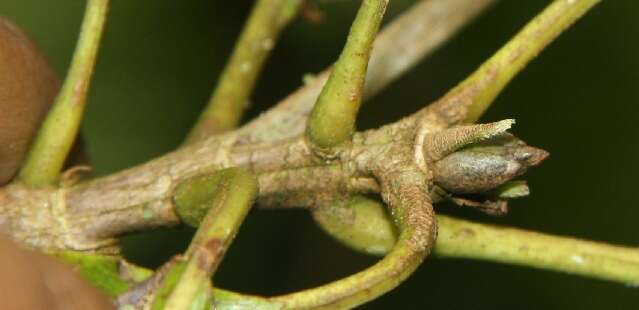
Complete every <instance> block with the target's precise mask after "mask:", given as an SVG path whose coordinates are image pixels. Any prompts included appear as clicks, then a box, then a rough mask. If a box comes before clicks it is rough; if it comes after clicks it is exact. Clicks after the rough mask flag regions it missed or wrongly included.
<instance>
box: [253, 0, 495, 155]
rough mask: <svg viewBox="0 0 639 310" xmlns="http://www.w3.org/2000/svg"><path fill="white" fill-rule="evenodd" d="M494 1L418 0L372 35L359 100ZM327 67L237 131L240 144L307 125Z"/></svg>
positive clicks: (273, 137) (297, 130) (301, 129)
mask: <svg viewBox="0 0 639 310" xmlns="http://www.w3.org/2000/svg"><path fill="white" fill-rule="evenodd" d="M494 2H495V1H494V0H429V1H418V2H417V3H416V4H415V5H414V6H413V7H412V8H410V9H409V10H408V11H407V12H405V13H403V14H402V15H401V16H399V17H398V18H396V19H395V20H393V21H391V22H390V23H389V24H388V25H387V26H385V27H384V29H383V30H382V31H381V32H380V33H379V35H378V36H377V38H376V39H375V43H374V46H373V51H372V54H371V58H370V61H369V65H368V70H367V74H366V83H365V85H364V99H366V98H367V97H372V96H373V95H375V94H377V93H378V92H380V91H381V90H383V89H384V88H385V87H386V86H388V85H389V84H390V83H391V82H393V81H395V80H396V79H397V78H399V77H400V76H401V75H402V74H404V73H405V72H406V71H408V70H409V69H410V68H412V67H414V66H415V65H416V64H417V63H418V62H419V61H421V60H422V59H424V58H426V57H427V56H428V55H430V54H431V53H432V52H433V51H434V50H436V49H437V48H438V47H440V46H441V45H442V44H443V43H445V42H446V41H447V40H448V39H449V38H451V37H452V36H453V35H454V34H455V33H457V31H459V30H460V29H461V28H462V27H463V26H464V25H466V24H467V23H468V22H470V21H471V20H472V19H473V18H474V17H476V16H477V15H479V13H481V12H482V11H484V10H485V9H486V8H488V7H489V6H490V5H491V4H492V3H494ZM329 74H330V69H326V70H324V71H323V72H322V73H320V74H318V75H317V76H316V77H315V78H314V79H313V81H312V82H311V83H309V84H306V85H304V86H302V87H301V88H299V89H298V90H297V91H295V92H294V93H292V94H291V95H289V96H288V97H287V98H285V99H284V100H282V101H281V102H279V103H278V104H277V105H276V106H275V107H273V108H271V109H270V110H268V111H266V112H265V113H263V114H262V115H261V116H259V117H258V118H256V119H255V120H253V121H251V122H249V123H248V124H247V125H246V126H244V127H243V128H242V129H241V136H242V140H243V141H244V143H247V144H248V143H256V142H266V141H275V140H280V139H286V138H291V137H295V136H298V135H300V134H302V133H303V132H304V130H305V128H306V124H307V120H308V116H309V114H310V112H311V110H312V109H313V104H314V103H315V101H316V100H317V97H318V96H319V93H320V91H321V90H322V87H323V86H324V84H325V83H326V80H327V79H328V76H329Z"/></svg>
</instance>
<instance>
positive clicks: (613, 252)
mask: <svg viewBox="0 0 639 310" xmlns="http://www.w3.org/2000/svg"><path fill="white" fill-rule="evenodd" d="M336 207H338V208H339V206H336ZM342 208H344V207H342ZM371 208H374V209H376V210H369V209H371ZM383 208H384V206H383V205H382V204H381V203H380V202H378V201H374V200H368V201H367V203H366V208H365V209H364V208H358V207H352V206H351V207H348V211H349V212H352V214H349V216H331V217H330V220H331V223H330V227H329V228H331V227H341V230H335V229H333V230H332V233H333V235H334V236H335V237H336V238H337V239H338V240H340V241H342V242H346V243H347V244H349V246H350V247H351V248H352V249H355V250H358V251H360V252H363V253H368V254H370V253H369V251H367V250H366V249H368V248H370V247H372V246H376V245H378V244H379V241H380V240H392V238H394V234H393V231H392V230H388V229H386V228H385V227H386V226H387V224H388V218H387V217H386V215H385V214H384V212H383ZM335 212H339V211H334V213H335ZM324 213H326V211H324ZM342 213H343V212H342ZM331 214H333V213H330V214H329V215H331ZM351 218H357V222H358V223H369V224H368V225H375V226H371V227H367V228H362V227H359V226H353V225H352V223H351V220H350V219H351ZM437 222H438V227H439V233H438V237H437V242H436V244H435V248H434V254H435V255H437V256H438V257H442V258H467V259H479V260H485V261H493V262H499V263H505V264H513V265H519V266H528V267H534V268H539V269H545V270H552V271H558V272H565V273H570V274H576V275H581V276H585V277H590V278H596V279H602V280H607V281H613V282H619V283H624V284H627V285H639V248H637V247H634V248H633V247H624V246H616V245H610V244H606V243H602V242H593V241H587V240H580V239H576V238H571V237H561V236H553V235H549V234H543V233H538V232H533V231H527V230H522V229H516V228H509V227H500V226H496V225H487V224H480V223H474V222H470V221H465V220H461V219H456V218H453V217H450V216H445V215H438V216H437ZM318 223H319V224H320V225H322V226H323V228H324V229H329V228H327V227H326V226H327V224H326V223H325V222H323V221H318ZM354 233H356V234H357V238H352V235H353V234H354ZM345 239H346V241H344V240H345ZM379 249H382V250H383V249H384V248H379ZM380 254H383V253H380Z"/></svg>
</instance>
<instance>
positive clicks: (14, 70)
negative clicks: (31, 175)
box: [0, 17, 59, 185]
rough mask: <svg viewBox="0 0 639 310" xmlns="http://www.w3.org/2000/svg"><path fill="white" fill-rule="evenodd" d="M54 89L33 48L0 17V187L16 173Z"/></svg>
mask: <svg viewBox="0 0 639 310" xmlns="http://www.w3.org/2000/svg"><path fill="white" fill-rule="evenodd" d="M58 89H59V82H58V79H57V77H56V75H55V73H54V72H53V70H52V69H51V67H50V66H49V64H48V63H47V61H46V59H45V58H44V57H43V56H42V54H41V53H40V52H39V51H38V49H37V47H36V46H35V45H34V44H33V43H32V42H31V41H30V40H29V38H28V37H27V36H26V35H25V33H24V32H22V31H21V30H20V29H19V28H18V27H16V26H15V25H13V24H12V23H11V22H9V21H7V20H6V19H4V18H2V17H0V185H2V184H5V183H7V182H8V181H9V180H10V179H11V178H12V177H13V176H14V175H15V173H16V172H17V170H18V168H19V167H20V164H21V162H22V159H23V158H24V157H25V155H26V152H27V150H28V147H29V145H30V143H31V140H32V139H33V137H34V135H35V134H36V131H37V129H38V128H39V127H40V123H41V122H42V119H43V118H44V116H45V114H46V112H47V111H48V109H49V107H50V106H51V103H52V102H53V100H54V98H55V96H56V94H57V92H58Z"/></svg>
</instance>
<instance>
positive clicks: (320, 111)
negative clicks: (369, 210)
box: [307, 0, 388, 149]
mask: <svg viewBox="0 0 639 310" xmlns="http://www.w3.org/2000/svg"><path fill="white" fill-rule="evenodd" d="M387 5H388V0H364V2H362V5H361V7H360V9H359V11H358V12H357V16H356V17H355V21H354V22H353V25H352V26H351V31H350V34H349V35H348V39H347V41H346V45H345V46H344V49H343V50H342V53H341V55H340V56H339V59H338V60H337V62H335V66H334V68H333V71H332V72H331V74H330V76H329V78H328V81H326V84H325V85H324V88H322V92H321V93H320V95H319V97H318V98H317V102H316V103H315V106H314V107H313V111H312V112H311V116H310V119H309V122H308V127H307V135H308V137H309V140H310V141H311V143H312V144H313V145H315V146H317V147H319V148H320V149H328V148H331V147H334V146H337V145H338V144H340V143H342V142H344V141H346V140H347V139H349V138H350V136H351V134H352V133H353V131H354V129H355V119H356V118H357V112H358V111H359V107H360V105H361V102H362V94H363V88H364V80H365V78H366V68H367V66H368V60H369V58H370V53H371V49H372V46H373V41H374V40H375V36H376V35H377V31H378V30H379V25H380V23H381V21H382V18H383V16H384V12H385V11H386V6H387Z"/></svg>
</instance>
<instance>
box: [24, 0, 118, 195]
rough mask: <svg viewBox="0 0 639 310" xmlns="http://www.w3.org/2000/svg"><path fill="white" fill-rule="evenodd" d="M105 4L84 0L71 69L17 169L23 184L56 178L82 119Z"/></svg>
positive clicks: (50, 181) (47, 182) (50, 182)
mask: <svg viewBox="0 0 639 310" xmlns="http://www.w3.org/2000/svg"><path fill="white" fill-rule="evenodd" d="M108 6H109V0H88V1H87V5H86V11H85V15H84V20H83V22H82V30H81V33H80V38H79V40H78V43H77V46H76V50H75V53H74V55H73V60H72V62H71V68H70V70H69V73H68V74H67V77H66V80H65V81H64V84H63V86H62V89H61V90H60V94H59V95H58V97H57V99H56V101H55V103H54V105H53V107H52V108H51V111H49V114H48V115H47V117H46V119H45V121H44V123H43V125H42V128H40V131H39V133H38V136H37V137H36V140H35V142H34V144H33V145H32V146H31V149H30V151H29V155H28V157H27V159H26V161H25V164H24V166H23V167H22V170H21V171H20V175H19V179H20V180H21V181H22V182H24V183H25V184H27V185H31V186H45V185H53V184H55V183H56V182H57V181H58V178H59V176H60V172H61V171H62V168H63V166H64V162H65V161H66V158H67V156H68V154H69V152H70V150H71V147H72V146H73V142H74V141H75V139H76V137H77V135H78V131H79V129H80V124H81V122H82V115H83V113H84V108H85V106H86V98H87V92H88V90H89V84H90V82H91V76H92V75H93V70H94V67H95V62H96V57H97V53H98V49H99V46H100V39H101V37H102V32H103V29H104V24H105V22H106V18H107V11H108Z"/></svg>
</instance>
